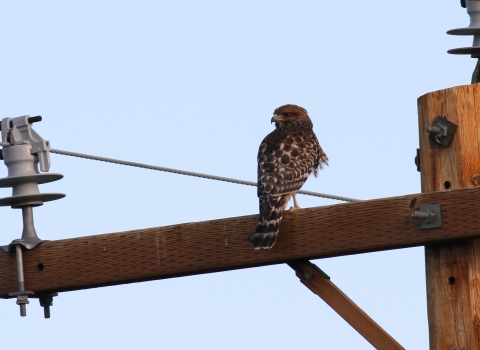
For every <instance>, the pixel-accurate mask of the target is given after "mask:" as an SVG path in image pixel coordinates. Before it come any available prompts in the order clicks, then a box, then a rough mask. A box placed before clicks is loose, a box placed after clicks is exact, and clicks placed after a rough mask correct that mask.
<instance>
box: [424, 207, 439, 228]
mask: <svg viewBox="0 0 480 350" xmlns="http://www.w3.org/2000/svg"><path fill="white" fill-rule="evenodd" d="M419 211H421V212H427V213H428V212H430V213H433V214H434V215H435V217H434V218H433V220H431V219H420V228H421V229H422V230H428V229H431V228H438V227H442V214H441V212H440V204H429V205H421V206H420V208H419ZM429 221H430V222H429Z"/></svg>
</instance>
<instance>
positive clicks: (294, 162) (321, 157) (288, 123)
mask: <svg viewBox="0 0 480 350" xmlns="http://www.w3.org/2000/svg"><path fill="white" fill-rule="evenodd" d="M271 122H272V123H273V122H275V130H273V131H272V132H271V133H270V134H268V135H267V136H266V137H265V138H264V139H263V141H262V143H261V144H260V148H259V150H258V157H257V160H258V170H257V173H258V180H257V195H258V199H259V202H260V203H259V204H260V218H259V220H258V224H257V229H256V231H255V233H252V234H251V235H250V236H249V240H250V241H251V242H252V243H253V247H254V248H255V249H256V250H258V249H260V248H263V249H270V248H272V247H273V246H274V244H275V242H276V240H277V235H278V230H279V227H280V222H281V221H282V217H283V211H284V210H285V207H286V206H287V204H288V201H289V200H290V198H291V197H292V196H293V202H294V209H298V208H299V206H298V204H297V201H296V199H295V193H296V192H297V191H298V190H299V189H300V188H301V187H302V186H303V184H304V183H305V181H306V180H307V178H308V176H309V175H310V174H311V173H312V172H313V173H314V174H315V176H317V175H318V169H321V168H322V165H323V164H326V165H328V163H327V161H328V158H327V155H326V154H325V152H323V150H322V148H321V147H320V144H319V143H318V140H317V137H316V136H315V133H314V132H313V124H312V121H311V120H310V117H309V116H308V113H307V110H306V109H305V108H302V107H300V106H296V105H291V104H288V105H285V106H281V107H278V108H277V109H275V111H274V112H273V117H272V119H271Z"/></svg>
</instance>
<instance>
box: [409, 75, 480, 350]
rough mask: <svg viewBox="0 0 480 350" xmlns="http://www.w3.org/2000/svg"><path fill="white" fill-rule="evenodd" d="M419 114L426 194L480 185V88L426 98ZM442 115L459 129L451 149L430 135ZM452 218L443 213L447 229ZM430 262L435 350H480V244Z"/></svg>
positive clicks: (438, 253) (436, 250)
mask: <svg viewBox="0 0 480 350" xmlns="http://www.w3.org/2000/svg"><path fill="white" fill-rule="evenodd" d="M418 113H419V129H420V169H421V179H422V192H431V191H450V190H454V189H460V188H468V187H476V186H478V185H479V184H480V86H479V85H467V86H458V87H454V88H450V89H446V90H440V91H435V92H432V93H429V94H426V95H424V96H422V97H420V98H419V99H418ZM438 116H441V117H443V118H445V119H447V120H448V121H450V122H452V123H454V124H456V125H457V130H456V133H455V135H454V137H453V140H452V143H451V144H450V146H448V147H445V146H442V145H440V144H438V143H437V142H435V141H434V140H432V139H429V134H428V133H427V132H426V131H425V128H426V127H427V126H432V125H434V123H435V119H436V118H437V117H438ZM432 204H433V203H432ZM476 209H477V211H478V215H480V207H477V208H476ZM450 219H451V218H450V217H447V216H446V215H443V213H442V221H443V224H445V223H447V222H448V220H450ZM477 230H480V228H477ZM425 263H426V278H427V300H428V323H429V332H430V349H439V350H441V349H449V350H450V349H458V350H460V349H480V299H479V298H480V240H471V241H466V242H463V243H455V244H439V245H428V246H426V247H425Z"/></svg>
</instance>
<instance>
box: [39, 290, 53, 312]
mask: <svg viewBox="0 0 480 350" xmlns="http://www.w3.org/2000/svg"><path fill="white" fill-rule="evenodd" d="M38 300H39V301H40V306H42V307H43V315H44V316H45V318H50V306H52V305H53V295H47V296H42V297H40V298H39V299H38Z"/></svg>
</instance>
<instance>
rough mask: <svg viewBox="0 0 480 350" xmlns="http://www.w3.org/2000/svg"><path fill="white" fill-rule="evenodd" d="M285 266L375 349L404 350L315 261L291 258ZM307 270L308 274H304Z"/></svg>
mask: <svg viewBox="0 0 480 350" xmlns="http://www.w3.org/2000/svg"><path fill="white" fill-rule="evenodd" d="M288 265H290V267H291V268H292V269H294V270H295V272H296V275H297V277H298V278H299V279H300V281H301V282H302V283H303V284H304V285H305V286H306V287H307V288H309V289H310V290H311V291H312V292H313V293H315V294H316V295H318V296H319V297H320V298H322V299H323V300H324V301H325V302H326V303H327V304H328V305H329V306H330V307H331V308H332V309H333V310H334V311H335V312H336V313H338V314H339V315H340V316H341V317H342V318H343V319H344V320H345V321H347V323H348V324H350V325H351V326H352V327H353V328H354V329H355V330H356V331H357V332H358V333H360V335H361V336H362V337H364V338H365V339H366V340H367V341H368V342H369V343H370V344H372V345H373V346H374V347H375V349H382V350H402V349H403V350H405V348H404V347H403V346H401V345H400V344H399V343H398V342H397V341H396V340H395V339H394V338H392V337H391V336H390V334H388V333H387V332H386V331H385V330H384V329H383V328H382V327H380V326H379V325H378V324H377V323H376V322H375V321H374V320H373V319H372V318H371V317H370V316H368V315H367V314H366V313H365V312H364V311H363V310H362V309H360V308H359V307H358V305H357V304H355V303H354V302H353V301H352V300H351V299H350V298H349V297H348V296H347V295H345V293H343V292H342V291H341V290H340V289H339V288H338V287H337V286H336V285H335V284H334V283H332V281H330V279H328V278H326V277H325V276H324V275H323V274H322V273H321V272H320V270H319V269H318V267H317V266H316V265H315V264H312V263H311V262H309V261H295V262H290V263H289V264H288ZM308 273H310V275H307V274H308ZM306 276H308V277H309V278H307V277H306ZM310 277H311V278H310Z"/></svg>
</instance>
